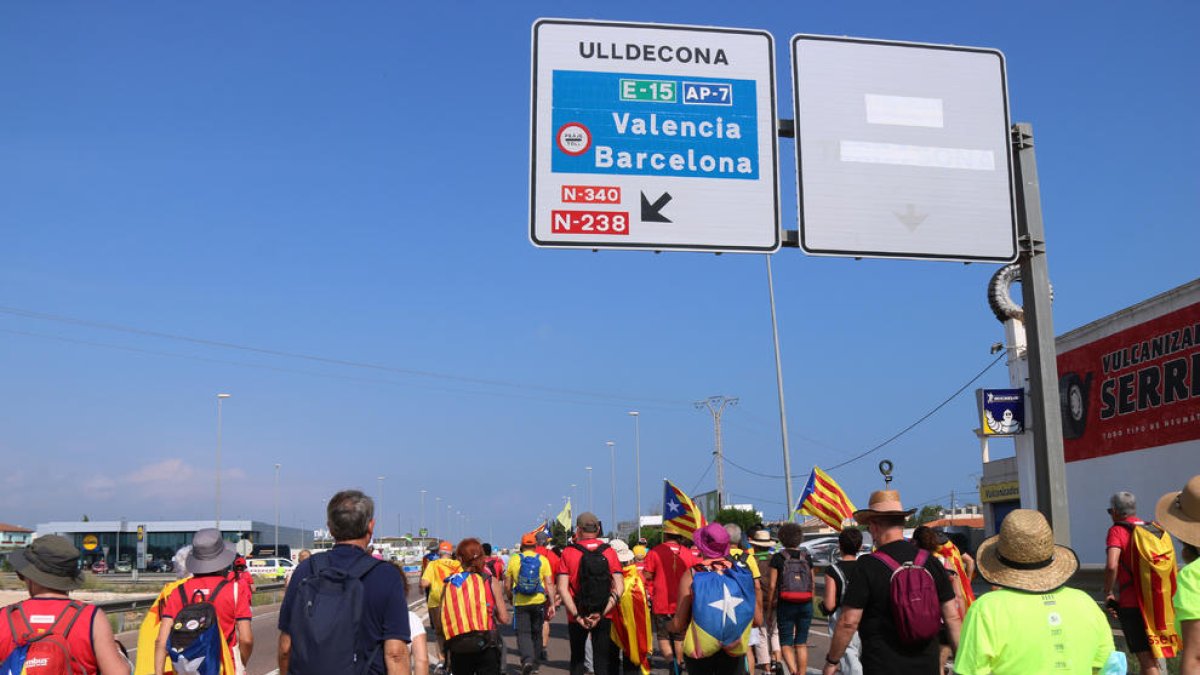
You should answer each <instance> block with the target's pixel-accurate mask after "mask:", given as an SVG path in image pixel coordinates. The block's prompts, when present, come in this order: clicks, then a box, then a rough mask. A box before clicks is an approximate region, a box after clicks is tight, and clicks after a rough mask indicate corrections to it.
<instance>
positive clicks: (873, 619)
mask: <svg viewBox="0 0 1200 675" xmlns="http://www.w3.org/2000/svg"><path fill="white" fill-rule="evenodd" d="M878 550H880V551H883V552H884V553H886V554H888V555H889V556H891V557H892V558H893V559H894V560H895V561H896V562H898V563H901V564H903V563H906V562H910V561H912V560H914V559H915V558H916V557H917V547H916V546H914V545H913V544H912V543H910V542H907V541H904V540H900V541H893V542H892V543H890V544H884V545H883V546H880V547H879V549H878ZM925 569H927V570H929V574H930V575H931V576H933V583H934V586H935V587H936V588H937V593H938V602H939V603H946V602H949V601H951V600H953V599H954V586H952V585H951V584H950V579H949V577H947V576H946V569H945V568H944V567H942V563H941V562H939V561H938V559H937V558H935V557H934V556H933V554H930V555H929V559H928V560H926V561H925ZM891 579H892V570H891V569H890V568H889V567H888V566H887V565H885V564H884V562H883V561H882V560H879V559H878V558H875V557H874V556H870V555H865V556H863V557H861V558H859V559H858V564H857V565H855V566H854V569H853V570H851V572H850V574H849V576H848V578H847V582H846V586H847V588H846V595H845V596H844V597H843V598H842V606H844V607H854V608H857V609H861V610H862V611H863V614H862V621H861V622H860V623H859V624H858V634H859V636H860V637H861V638H862V643H863V646H862V665H863V673H864V674H865V675H928V674H929V673H936V672H937V667H938V640H937V638H936V637H935V638H933V639H932V640H930V641H929V642H928V644H925V645H916V646H909V645H903V644H900V640H899V639H898V638H897V637H896V624H895V623H894V622H893V621H892V608H891V602H890V599H889V598H890V597H891V590H890V589H891V586H890V585H891Z"/></svg>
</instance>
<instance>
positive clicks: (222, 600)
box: [162, 575, 254, 649]
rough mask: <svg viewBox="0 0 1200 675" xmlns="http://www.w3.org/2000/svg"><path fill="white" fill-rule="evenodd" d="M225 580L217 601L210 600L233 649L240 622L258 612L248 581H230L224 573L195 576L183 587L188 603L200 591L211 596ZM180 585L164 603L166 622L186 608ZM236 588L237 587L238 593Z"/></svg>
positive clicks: (197, 600) (205, 595)
mask: <svg viewBox="0 0 1200 675" xmlns="http://www.w3.org/2000/svg"><path fill="white" fill-rule="evenodd" d="M223 581H224V582H226V583H225V586H224V587H223V588H222V589H221V592H220V593H218V594H217V598H216V600H209V602H212V603H213V607H214V608H215V609H216V610H217V623H219V624H220V625H221V632H223V633H225V641H226V642H228V643H229V647H230V649H232V648H233V647H234V646H235V645H237V622H238V621H241V620H243V619H244V620H247V621H249V620H250V619H252V618H254V613H253V611H252V610H251V609H250V594H249V593H247V592H246V590H247V588H246V585H245V583H244V582H243V583H238V582H235V581H228V580H226V579H225V576H224V575H219V576H203V577H192V578H191V579H188V580H187V581H185V582H183V585H181V586H180V587H179V588H182V589H184V592H185V593H187V598H188V603H191V602H192V600H193V596H194V595H195V593H196V592H197V591H199V592H200V593H201V594H202V595H204V597H205V599H206V600H207V599H208V598H209V597H211V594H212V591H213V589H215V588H216V587H217V585H218V584H220V583H221V582H223ZM179 588H176V589H175V590H174V591H171V594H170V595H169V596H167V602H166V604H165V605H163V611H162V620H163V621H166V620H167V619H171V618H174V617H175V615H176V614H178V613H179V611H180V610H182V609H183V605H184V602H183V598H182V597H181V595H180V593H179ZM235 588H236V589H237V591H236V593H235V591H234V589H235ZM235 595H236V596H237V598H236V599H235V598H234V596H235ZM195 601H196V602H199V601H200V599H199V598H195Z"/></svg>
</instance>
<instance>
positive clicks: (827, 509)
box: [796, 466, 857, 532]
mask: <svg viewBox="0 0 1200 675" xmlns="http://www.w3.org/2000/svg"><path fill="white" fill-rule="evenodd" d="M856 510H857V509H855V508H854V503H853V502H851V501H850V498H849V497H847V496H846V493H845V492H843V491H842V488H841V486H839V485H838V484H837V482H836V481H834V480H833V479H832V478H830V477H829V474H827V473H825V472H824V471H822V470H820V469H819V468H817V467H815V466H814V467H813V470H812V473H811V474H809V475H808V483H806V484H805V485H804V492H802V493H801V494H800V501H799V502H797V503H796V511H798V512H800V513H807V514H808V515H810V516H816V517H817V518H820V519H821V521H822V522H824V523H825V524H826V525H828V526H830V527H832V528H833V529H835V530H837V531H838V532H841V531H842V521H844V520H846V519H847V518H849V517H851V516H853V515H854V512H855V511H856Z"/></svg>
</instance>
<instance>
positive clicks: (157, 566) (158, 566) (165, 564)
mask: <svg viewBox="0 0 1200 675" xmlns="http://www.w3.org/2000/svg"><path fill="white" fill-rule="evenodd" d="M146 571H147V572H174V571H175V563H173V562H171V561H170V560H151V561H149V562H147V563H146Z"/></svg>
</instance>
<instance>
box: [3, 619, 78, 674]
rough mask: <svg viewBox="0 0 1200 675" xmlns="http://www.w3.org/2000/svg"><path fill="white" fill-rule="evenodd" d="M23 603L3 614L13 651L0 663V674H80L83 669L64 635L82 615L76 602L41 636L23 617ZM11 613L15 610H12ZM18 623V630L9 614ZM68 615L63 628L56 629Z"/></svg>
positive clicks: (68, 633) (68, 632) (67, 633)
mask: <svg viewBox="0 0 1200 675" xmlns="http://www.w3.org/2000/svg"><path fill="white" fill-rule="evenodd" d="M22 604H23V603H17V604H16V605H13V606H12V607H9V608H8V611H7V612H5V614H7V616H8V631H9V633H10V634H11V635H12V639H13V642H14V643H15V644H16V645H17V648H16V649H14V650H13V652H12V653H11V654H9V655H8V658H7V659H5V660H4V663H0V672H5V673H7V672H13V673H27V674H28V675H82V674H86V673H87V669H86V668H84V667H83V664H81V663H80V662H79V660H78V659H76V658H75V657H74V656H72V655H71V647H70V645H69V644H68V643H67V636H68V635H70V633H71V629H72V628H73V627H74V626H75V621H76V620H77V619H78V618H79V616H80V615H81V614H83V610H84V607H83V605H81V604H79V603H78V602H74V601H71V602H69V603H67V606H66V607H64V608H63V610H62V611H61V612H59V614H58V616H57V617H55V618H54V623H53V624H51V626H50V628H49V629H48V630H47V631H46V632H44V633H38V632H37V631H36V630H34V628H33V625H32V624H30V623H29V617H27V616H25V609H24V607H22ZM14 610H15V611H14ZM14 614H16V615H17V616H18V617H19V618H20V620H21V625H20V626H19V627H20V629H21V630H20V631H19V632H18V630H17V628H18V626H17V624H14V623H13V615H14ZM67 614H71V618H70V619H69V620H68V621H67V622H66V628H63V629H62V630H59V625H60V624H62V623H63V619H65V618H66V617H67Z"/></svg>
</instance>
